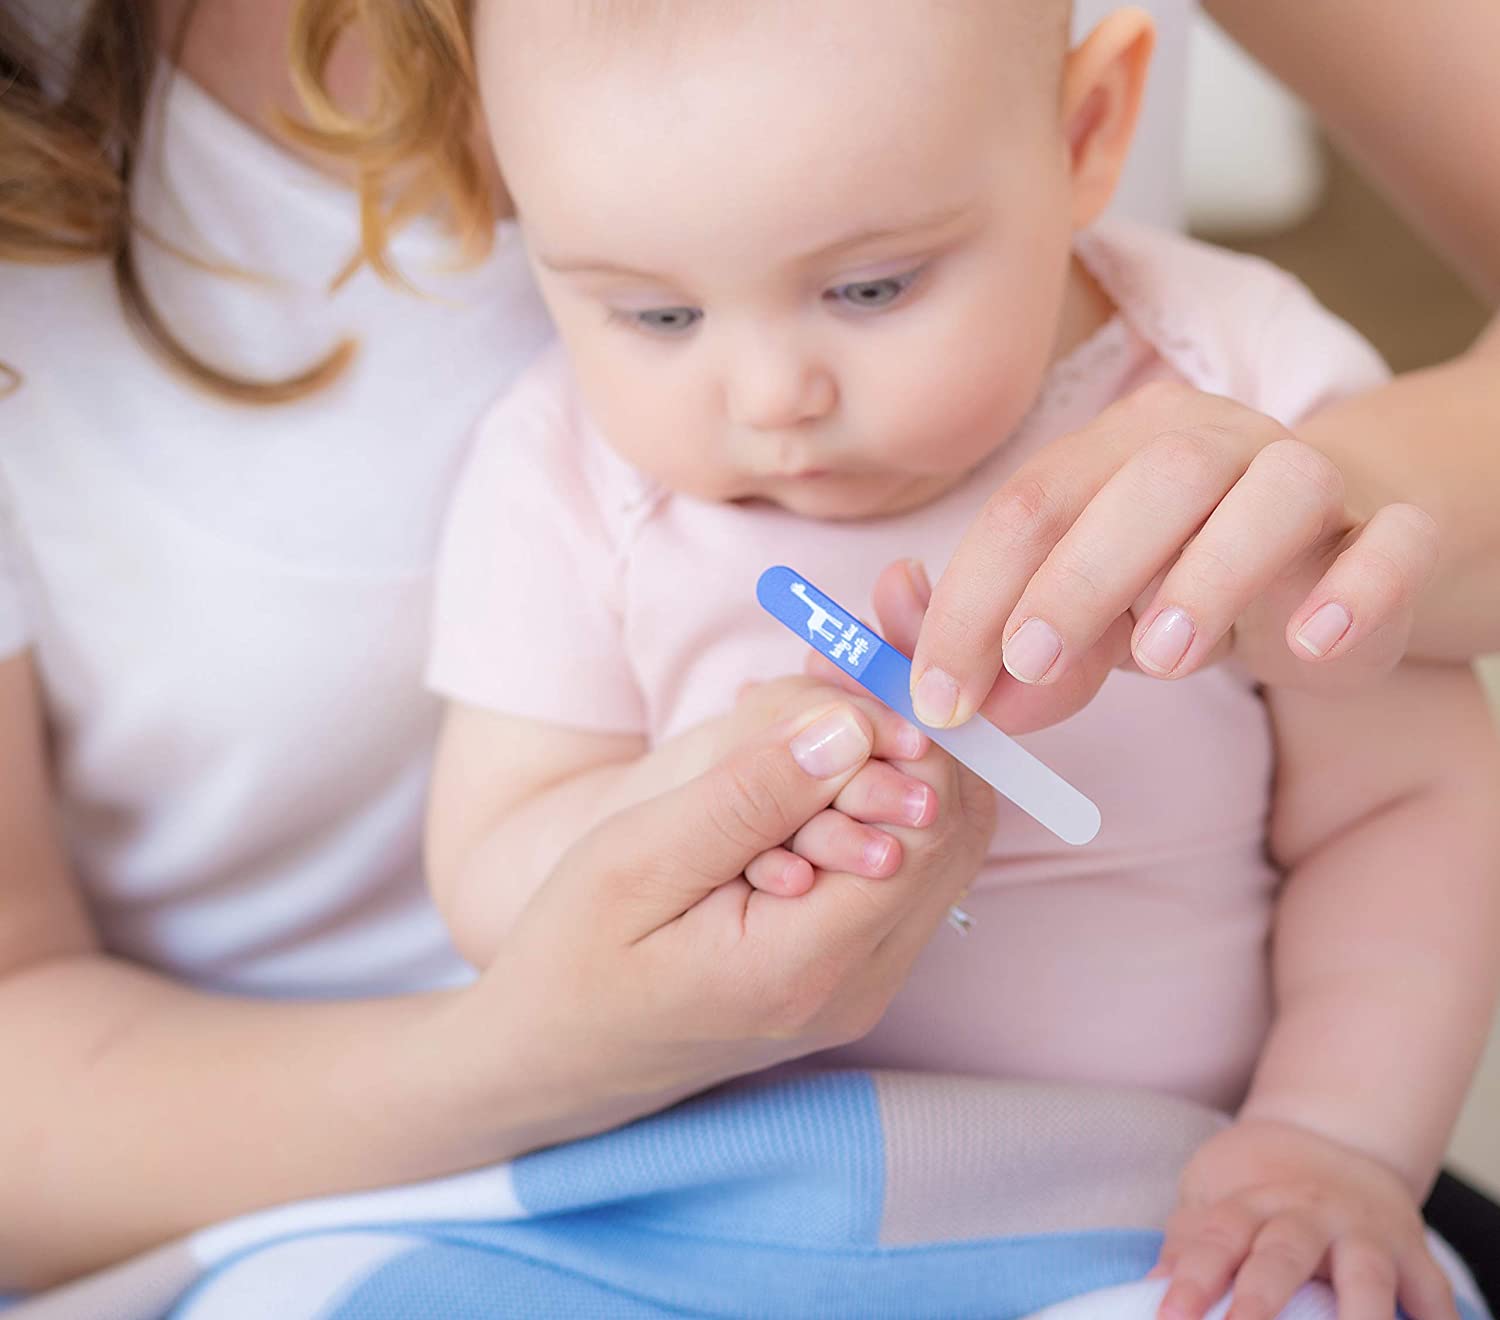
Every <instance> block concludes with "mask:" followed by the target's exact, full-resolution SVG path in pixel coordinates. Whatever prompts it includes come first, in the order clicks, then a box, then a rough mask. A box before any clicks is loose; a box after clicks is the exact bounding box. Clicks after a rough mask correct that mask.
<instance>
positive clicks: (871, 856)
mask: <svg viewBox="0 0 1500 1320" xmlns="http://www.w3.org/2000/svg"><path fill="white" fill-rule="evenodd" d="M895 846H896V842H895V840H894V839H890V838H887V837H886V836H885V835H881V837H880V838H878V839H871V840H870V842H869V843H867V844H865V847H864V859H865V865H866V866H867V867H869V869H870V870H872V871H874V872H876V873H877V874H879V873H880V872H883V871H886V870H888V869H889V868H890V864H891V849H893V848H894V847H895Z"/></svg>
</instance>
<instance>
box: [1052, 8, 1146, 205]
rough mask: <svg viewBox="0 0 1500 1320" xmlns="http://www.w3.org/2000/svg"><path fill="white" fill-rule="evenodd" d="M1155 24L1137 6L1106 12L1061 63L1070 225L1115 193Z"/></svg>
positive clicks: (1137, 108) (1143, 84) (1137, 111)
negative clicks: (1069, 172)
mask: <svg viewBox="0 0 1500 1320" xmlns="http://www.w3.org/2000/svg"><path fill="white" fill-rule="evenodd" d="M1155 45H1156V28H1155V26H1154V25H1153V24H1152V22H1151V17H1150V15H1149V14H1147V13H1145V12H1144V11H1143V10H1140V9H1130V8H1127V9H1120V10H1116V11H1115V12H1114V13H1112V14H1110V15H1109V17H1108V18H1106V19H1105V20H1104V21H1103V22H1102V23H1100V24H1099V26H1098V27H1096V28H1095V29H1094V30H1093V31H1092V32H1091V33H1089V35H1088V36H1087V37H1086V38H1085V39H1084V40H1083V41H1082V42H1081V43H1080V44H1079V45H1077V46H1075V47H1074V48H1073V49H1072V50H1070V51H1069V52H1068V55H1067V59H1066V61H1065V62H1064V65H1063V82H1062V125H1063V132H1064V134H1065V135H1066V137H1067V143H1068V152H1069V157H1070V162H1071V167H1072V175H1073V227H1074V228H1075V229H1083V228H1085V227H1086V226H1088V225H1091V224H1092V223H1093V222H1094V221H1095V220H1096V219H1098V217H1099V214H1100V212H1102V211H1103V210H1104V208H1105V207H1106V206H1108V205H1109V199H1110V198H1111V197H1112V196H1114V191H1115V185H1116V184H1117V183H1118V182H1119V180H1120V171H1121V170H1122V169H1124V168H1125V157H1126V155H1127V154H1128V153H1129V151H1130V143H1131V139H1132V138H1133V137H1134V136H1135V123H1136V118H1137V116H1138V115H1139V114H1140V109H1141V96H1142V94H1143V93H1144V92H1145V88H1146V71H1147V69H1148V68H1149V66H1150V64H1151V51H1152V49H1153V48H1154V47H1155Z"/></svg>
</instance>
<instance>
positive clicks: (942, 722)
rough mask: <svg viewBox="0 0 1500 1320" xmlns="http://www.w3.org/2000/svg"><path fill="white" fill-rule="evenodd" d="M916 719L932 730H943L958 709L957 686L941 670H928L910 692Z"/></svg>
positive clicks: (949, 676) (950, 677)
mask: <svg viewBox="0 0 1500 1320" xmlns="http://www.w3.org/2000/svg"><path fill="white" fill-rule="evenodd" d="M911 708H912V710H913V711H914V712H915V714H916V717H917V718H918V719H919V720H921V721H922V723H923V724H925V725H927V726H928V727H929V728H932V729H943V728H946V727H947V726H948V722H949V721H950V720H951V719H952V718H953V712H954V711H956V710H957V709H958V684H957V683H955V682H954V681H953V678H952V676H951V675H949V674H945V673H944V672H943V671H942V670H941V669H928V670H926V671H925V672H924V673H923V674H922V677H921V678H919V679H918V680H917V685H916V687H914V688H913V689H912V692H911Z"/></svg>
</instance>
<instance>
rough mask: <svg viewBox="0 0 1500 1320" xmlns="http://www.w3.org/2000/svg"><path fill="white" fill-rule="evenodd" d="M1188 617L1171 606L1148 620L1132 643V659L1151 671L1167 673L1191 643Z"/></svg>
mask: <svg viewBox="0 0 1500 1320" xmlns="http://www.w3.org/2000/svg"><path fill="white" fill-rule="evenodd" d="M1194 631H1195V629H1194V627H1193V620H1192V617H1191V616H1190V615H1189V614H1188V613H1187V612H1186V611H1185V610H1179V609H1178V608H1177V607H1176V606H1175V605H1174V606H1173V607H1172V608H1171V609H1169V610H1163V611H1162V612H1161V613H1160V614H1158V615H1157V616H1156V618H1154V619H1153V620H1151V626H1150V627H1149V628H1147V629H1146V631H1145V632H1144V633H1143V634H1142V635H1141V640H1140V641H1139V642H1137V643H1136V647H1135V658H1136V660H1137V661H1138V662H1139V663H1140V665H1141V667H1142V668H1143V669H1148V670H1150V671H1151V672H1152V673H1153V674H1170V673H1171V672H1172V671H1173V670H1174V669H1176V668H1177V666H1178V665H1180V664H1181V663H1182V657H1183V656H1185V655H1186V654H1187V652H1188V647H1190V646H1191V645H1192V644H1193V633H1194Z"/></svg>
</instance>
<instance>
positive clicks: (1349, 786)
mask: <svg viewBox="0 0 1500 1320" xmlns="http://www.w3.org/2000/svg"><path fill="white" fill-rule="evenodd" d="M1270 706H1271V712H1272V718H1273V720H1274V723H1275V728H1276V735H1277V743H1278V771H1277V782H1276V791H1275V799H1274V806H1273V813H1272V819H1271V826H1270V842H1271V848H1272V852H1273V854H1274V856H1275V858H1276V860H1277V861H1278V862H1279V863H1280V864H1281V865H1282V866H1283V867H1284V868H1285V869H1286V871H1287V878H1286V880H1285V884H1284V888H1283V890H1282V893H1281V897H1280V901H1279V904H1278V907H1277V911H1276V918H1275V929H1274V934H1273V945H1272V975H1273V984H1274V994H1275V1019H1274V1022H1273V1025H1272V1028H1271V1032H1270V1035H1269V1037H1268V1038H1267V1041H1266V1045H1265V1048H1264V1050H1263V1052H1262V1055H1261V1058H1260V1062H1259V1064H1258V1066H1257V1068H1256V1072H1255V1077H1254V1080H1253V1083H1252V1085H1251V1089H1250V1094H1249V1097H1248V1098H1247V1100H1246V1102H1245V1104H1244V1106H1243V1108H1242V1109H1241V1111H1240V1115H1239V1121H1238V1122H1237V1123H1236V1124H1235V1125H1234V1126H1233V1127H1232V1128H1230V1129H1228V1130H1227V1131H1226V1132H1225V1133H1224V1134H1222V1135H1221V1136H1220V1137H1217V1138H1215V1139H1214V1140H1213V1141H1211V1142H1209V1143H1208V1144H1207V1146H1205V1147H1204V1148H1203V1150H1201V1151H1200V1152H1199V1153H1198V1155H1196V1156H1195V1157H1194V1159H1193V1161H1192V1162H1191V1163H1190V1165H1189V1167H1188V1170H1187V1172H1186V1174H1185V1176H1184V1183H1183V1208H1182V1210H1181V1211H1180V1212H1179V1215H1178V1216H1177V1218H1176V1219H1175V1220H1174V1223H1173V1225H1172V1227H1171V1231H1169V1234H1168V1241H1167V1245H1166V1247H1165V1248H1164V1252H1163V1263H1164V1264H1165V1265H1167V1266H1169V1267H1172V1273H1173V1277H1174V1283H1173V1287H1172V1290H1171V1292H1169V1294H1168V1297H1167V1300H1166V1304H1165V1305H1164V1311H1165V1310H1166V1309H1167V1307H1173V1306H1175V1304H1176V1303H1179V1302H1180V1303H1183V1305H1182V1308H1181V1309H1180V1310H1175V1309H1174V1311H1173V1313H1174V1314H1180V1315H1183V1316H1187V1317H1194V1316H1196V1315H1199V1314H1201V1313H1202V1309H1203V1308H1204V1307H1206V1306H1207V1305H1208V1304H1210V1303H1211V1302H1213V1301H1214V1300H1215V1299H1216V1297H1217V1295H1218V1293H1219V1292H1221V1291H1222V1289H1223V1287H1224V1286H1225V1285H1227V1284H1228V1283H1229V1281H1230V1278H1231V1277H1233V1279H1234V1286H1235V1297H1236V1306H1235V1311H1234V1312H1233V1314H1234V1316H1235V1318H1236V1320H1250V1318H1251V1317H1262V1316H1264V1317H1267V1320H1269V1317H1270V1316H1272V1315H1274V1314H1275V1313H1276V1312H1277V1311H1278V1310H1279V1309H1280V1302H1281V1301H1284V1300H1285V1298H1286V1296H1287V1295H1289V1293H1290V1291H1291V1289H1293V1288H1295V1287H1296V1286H1297V1285H1298V1284H1300V1283H1301V1282H1303V1281H1304V1280H1306V1279H1307V1278H1308V1277H1310V1276H1312V1275H1313V1274H1315V1273H1321V1274H1323V1275H1324V1276H1325V1277H1331V1278H1332V1280H1333V1283H1334V1286H1335V1288H1336V1289H1337V1290H1338V1291H1339V1293H1340V1300H1341V1304H1342V1305H1345V1306H1347V1307H1348V1308H1349V1313H1350V1314H1363V1313H1364V1311H1363V1307H1364V1306H1366V1305H1369V1306H1370V1307H1371V1310H1370V1313H1371V1314H1374V1313H1376V1312H1377V1311H1381V1310H1382V1309H1383V1314H1385V1315H1390V1314H1391V1305H1392V1302H1393V1301H1394V1296H1393V1293H1394V1291H1395V1289H1396V1287H1397V1285H1398V1282H1399V1285H1400V1289H1401V1301H1402V1303H1403V1305H1405V1306H1406V1307H1407V1309H1408V1310H1409V1311H1410V1312H1411V1313H1412V1314H1414V1315H1417V1316H1419V1317H1425V1316H1428V1315H1442V1314H1451V1303H1449V1304H1446V1305H1445V1304H1444V1303H1443V1301H1442V1298H1443V1296H1444V1292H1445V1289H1444V1285H1443V1284H1442V1282H1441V1281H1440V1278H1439V1277H1438V1276H1437V1275H1436V1272H1435V1269H1434V1267H1433V1266H1432V1263H1431V1261H1430V1259H1428V1258H1427V1254H1426V1251H1425V1248H1424V1247H1423V1245H1422V1240H1421V1221H1420V1215H1419V1212H1418V1206H1419V1204H1420V1202H1421V1199H1422V1197H1423V1195H1424V1194H1425V1192H1426V1189H1427V1188H1428V1186H1429V1185H1430V1183H1431V1180H1432V1177H1433V1175H1434V1173H1435V1172H1436V1169H1437V1166H1438V1164H1439V1162H1440V1160H1441V1158H1442V1154H1443V1150H1444V1148H1445V1146H1446V1144H1447V1140H1448V1137H1449V1133H1450V1131H1451V1129H1452V1126H1453V1122H1454V1119H1455V1117H1456V1115H1457V1113H1458V1109H1459V1106H1460V1105H1461V1104H1462V1102H1463V1098H1464V1094H1465V1091H1466V1089H1467V1087H1468V1084H1469V1081H1470V1078H1471V1075H1472V1072H1473V1068H1474V1065H1475V1062H1476V1060H1477V1058H1478V1055H1479V1052H1480V1050H1481V1048H1482V1046H1483V1042H1484V1038H1485V1033H1486V1029H1487V1027H1488V1024H1489V1020H1490V1015H1491V1012H1492V1010H1493V1007H1494V1000H1495V994H1496V980H1497V974H1500V876H1497V863H1500V771H1497V754H1496V745H1495V738H1494V734H1493V732H1492V730H1491V726H1490V720H1489V714H1488V711H1487V710H1486V707H1485V704H1484V701H1483V698H1482V695H1481V693H1480V691H1479V688H1478V685H1477V684H1476V682H1475V681H1474V678H1473V676H1472V674H1470V673H1469V671H1468V670H1467V669H1459V668H1456V667H1455V668H1419V667H1406V668H1402V669H1398V670H1397V671H1396V672H1395V673H1394V674H1393V675H1392V676H1391V678H1390V679H1388V680H1387V681H1385V682H1383V683H1382V684H1380V685H1378V686H1377V687H1375V688H1372V689H1371V690H1370V691H1368V692H1365V693H1362V694H1358V695H1353V696H1343V697H1330V696H1322V697H1315V696H1310V695H1307V694H1304V693H1299V692H1292V691H1276V692H1274V693H1272V694H1271V696H1270Z"/></svg>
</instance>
